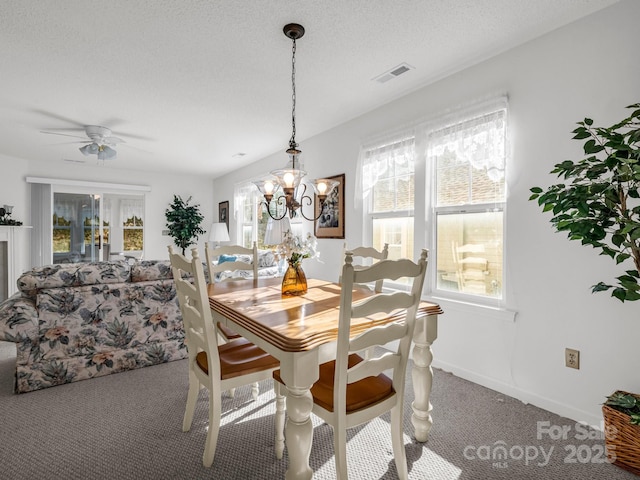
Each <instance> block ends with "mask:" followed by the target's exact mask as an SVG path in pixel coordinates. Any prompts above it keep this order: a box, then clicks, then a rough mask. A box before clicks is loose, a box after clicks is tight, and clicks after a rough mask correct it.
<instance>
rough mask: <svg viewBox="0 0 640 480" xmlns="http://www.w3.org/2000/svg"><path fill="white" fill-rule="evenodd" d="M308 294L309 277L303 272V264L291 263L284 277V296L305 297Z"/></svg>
mask: <svg viewBox="0 0 640 480" xmlns="http://www.w3.org/2000/svg"><path fill="white" fill-rule="evenodd" d="M305 293H307V277H306V275H305V274H304V270H302V264H301V262H298V263H292V262H289V266H288V267H287V270H286V272H284V277H282V296H283V297H288V296H294V295H304V294H305Z"/></svg>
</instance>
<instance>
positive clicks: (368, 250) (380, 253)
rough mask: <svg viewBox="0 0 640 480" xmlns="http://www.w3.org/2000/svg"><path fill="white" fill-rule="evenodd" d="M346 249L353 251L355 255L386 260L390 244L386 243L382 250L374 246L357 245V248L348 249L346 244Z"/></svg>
mask: <svg viewBox="0 0 640 480" xmlns="http://www.w3.org/2000/svg"><path fill="white" fill-rule="evenodd" d="M345 251H351V253H353V256H354V257H362V258H374V259H377V260H386V258H387V257H388V255H389V244H388V243H385V244H384V248H383V249H382V250H376V249H375V248H373V247H356V248H352V249H351V250H348V249H347V246H346V244H345Z"/></svg>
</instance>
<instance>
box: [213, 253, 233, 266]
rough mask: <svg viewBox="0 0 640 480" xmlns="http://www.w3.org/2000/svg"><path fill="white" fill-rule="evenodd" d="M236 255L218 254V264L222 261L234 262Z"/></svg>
mask: <svg viewBox="0 0 640 480" xmlns="http://www.w3.org/2000/svg"><path fill="white" fill-rule="evenodd" d="M236 260H237V257H236V256H235V255H220V256H219V257H218V265H220V264H221V263H224V262H235V261H236Z"/></svg>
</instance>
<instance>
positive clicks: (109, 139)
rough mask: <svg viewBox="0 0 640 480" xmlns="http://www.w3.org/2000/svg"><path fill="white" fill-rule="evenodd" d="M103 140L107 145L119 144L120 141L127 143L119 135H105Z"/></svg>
mask: <svg viewBox="0 0 640 480" xmlns="http://www.w3.org/2000/svg"><path fill="white" fill-rule="evenodd" d="M103 142H104V144H105V145H117V144H118V143H127V142H125V141H124V140H122V139H121V138H118V137H104V139H103Z"/></svg>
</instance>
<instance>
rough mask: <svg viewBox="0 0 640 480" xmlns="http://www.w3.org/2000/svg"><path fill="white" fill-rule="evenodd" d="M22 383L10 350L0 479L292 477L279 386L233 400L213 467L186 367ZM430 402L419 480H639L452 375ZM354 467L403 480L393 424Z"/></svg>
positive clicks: (355, 473) (417, 446)
mask: <svg viewBox="0 0 640 480" xmlns="http://www.w3.org/2000/svg"><path fill="white" fill-rule="evenodd" d="M14 372H15V346H14V345H13V344H10V343H5V342H0V479H3V480H4V479H7V480H22V479H24V480H26V479H34V478H38V479H64V480H85V479H91V480H100V479H105V480H106V479H109V480H114V479H154V480H160V479H189V480H192V479H193V480H196V479H221V480H228V479H243V480H246V479H261V480H262V479H281V478H284V474H285V471H286V467H287V464H288V459H287V454H286V450H285V456H284V458H283V459H282V460H277V459H276V458H275V455H274V453H273V451H274V450H273V446H274V431H273V429H274V427H273V414H274V412H275V401H274V394H273V390H272V387H271V382H270V381H265V382H262V383H261V384H260V396H259V398H258V401H257V402H254V401H252V398H251V394H250V391H249V388H248V387H243V388H239V389H238V390H237V391H236V395H235V397H234V398H229V397H228V396H226V395H225V396H224V397H223V398H222V425H221V429H220V436H219V440H218V447H217V450H216V456H215V459H214V464H213V466H212V467H211V468H204V467H203V466H202V452H203V448H204V442H205V436H206V429H207V423H208V422H207V415H208V413H207V402H208V396H207V392H206V391H202V392H201V393H200V398H199V401H198V405H197V408H196V413H195V418H194V422H193V426H192V428H191V431H190V432H187V433H183V432H182V428H181V427H182V416H183V413H184V407H185V401H186V394H187V363H186V360H182V361H176V362H171V363H167V364H163V365H158V366H154V367H147V368H143V369H139V370H134V371H130V372H125V373H120V374H116V375H108V376H106V377H102V378H96V379H92V380H87V381H82V382H76V383H72V384H68V385H62V386H58V387H52V388H47V389H45V390H40V391H36V392H30V393H26V394H20V395H17V394H14V393H13V375H14ZM410 379H411V378H410V376H409V377H408V381H409V382H410ZM412 397H413V389H412V387H411V385H409V386H408V398H409V399H410V398H412ZM431 401H432V403H433V420H434V425H433V429H432V430H431V434H430V437H429V441H428V442H427V443H424V444H422V443H418V442H416V441H415V440H413V439H412V437H411V432H412V426H411V420H410V416H411V408H410V407H409V406H408V405H409V402H407V408H405V432H406V434H405V446H406V451H407V460H408V464H409V471H410V473H409V477H410V478H411V479H415V480H427V479H434V480H458V479H474V480H475V479H496V480H500V479H505V480H507V479H508V480H518V479H542V480H552V479H553V480H556V479H563V480H572V479H575V480H578V479H580V480H583V479H590V480H625V479H626V480H630V479H637V477H636V476H634V475H632V474H630V473H628V472H626V471H624V470H622V469H620V468H618V467H616V466H614V465H611V464H609V463H607V462H606V456H605V454H604V444H603V440H602V439H600V438H590V439H583V437H584V436H591V437H599V435H598V432H596V431H593V430H589V431H585V430H584V429H582V428H580V427H579V426H578V427H576V424H575V422H573V421H571V420H569V419H566V418H562V417H559V416H557V415H554V414H552V413H549V412H547V411H545V410H541V409H539V408H536V407H534V406H531V405H525V404H523V403H521V402H520V401H518V400H516V399H513V398H511V397H508V396H505V395H502V394H500V393H498V392H496V391H493V390H490V389H487V388H484V387H481V386H479V385H476V384H474V383H471V382H468V381H465V380H462V379H460V378H458V377H455V376H454V375H451V374H449V373H446V372H443V371H440V370H435V372H434V382H433V393H432V397H431ZM538 422H548V423H546V424H544V425H547V426H548V429H547V430H544V431H542V430H540V429H539V427H538V425H539V423H538ZM313 423H314V432H313V448H312V452H311V459H310V464H311V468H312V469H313V470H314V479H323V480H325V479H326V480H329V479H334V478H335V464H334V457H333V435H332V431H331V427H329V426H328V425H326V424H323V423H322V422H321V421H319V420H318V419H317V418H315V417H313ZM559 428H560V429H561V428H565V430H566V431H567V432H568V433H567V435H566V436H565V437H566V438H565V439H559V440H556V441H553V440H551V439H550V435H548V434H547V432H552V433H554V432H556V431H559V430H557V429H559ZM539 430H540V431H539ZM347 456H348V464H349V478H350V479H352V480H371V479H395V478H397V474H396V469H395V464H394V462H393V454H392V449H391V439H390V435H389V417H388V416H382V417H380V418H379V419H377V420H374V421H372V422H370V423H368V424H366V425H364V426H360V427H358V428H354V429H352V430H350V431H349V435H348V445H347Z"/></svg>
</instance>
